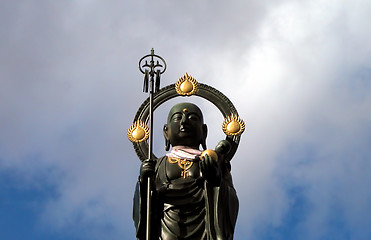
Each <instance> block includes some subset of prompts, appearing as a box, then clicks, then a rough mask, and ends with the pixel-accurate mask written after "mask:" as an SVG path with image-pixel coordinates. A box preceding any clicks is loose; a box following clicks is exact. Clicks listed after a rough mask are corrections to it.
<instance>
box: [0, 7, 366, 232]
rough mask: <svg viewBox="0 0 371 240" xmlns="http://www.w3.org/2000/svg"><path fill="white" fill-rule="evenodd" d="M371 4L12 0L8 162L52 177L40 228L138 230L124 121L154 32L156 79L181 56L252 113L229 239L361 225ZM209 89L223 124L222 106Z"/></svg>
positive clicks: (134, 169)
mask: <svg viewBox="0 0 371 240" xmlns="http://www.w3.org/2000/svg"><path fill="white" fill-rule="evenodd" d="M369 10H370V7H369V6H368V4H366V3H364V2H362V1H353V2H348V1H336V2H334V1H274V2H273V1H264V2H261V3H255V2H252V1H251V2H250V1H232V2H222V1H216V2H215V1H203V2H196V1H187V2H184V3H183V2H182V3H179V2H172V1H159V2H157V3H152V2H149V1H147V2H146V1H140V2H135V3H130V2H121V1H109V2H108V3H105V4H103V3H102V2H99V1H79V2H76V3H62V2H53V3H50V2H41V3H40V2H37V3H36V2H28V1H27V2H26V1H23V2H22V1H20V2H17V3H12V4H9V3H8V4H7V5H4V8H2V10H0V11H1V13H2V14H0V15H1V16H2V17H1V18H2V19H1V20H2V21H1V22H2V24H3V25H1V27H0V32H1V35H2V36H5V37H2V38H1V39H0V47H1V51H0V59H1V60H0V61H1V64H0V79H1V88H0V109H1V117H0V125H1V128H2V134H1V135H0V166H1V168H2V169H3V171H7V172H8V173H12V174H13V175H14V176H16V178H17V179H18V180H17V182H18V183H20V182H21V183H22V185H25V186H28V188H30V189H34V188H36V187H35V186H39V188H43V186H44V185H43V184H44V182H46V183H45V184H46V185H48V187H50V186H53V188H54V189H53V191H52V193H50V194H49V195H47V196H46V197H45V200H44V201H43V202H44V203H43V205H42V207H41V209H42V212H41V213H40V215H38V216H36V217H37V218H38V221H39V227H40V231H46V232H47V230H45V228H47V227H48V228H51V229H52V230H51V232H54V231H55V232H58V233H60V234H61V233H64V234H67V235H68V236H70V237H72V236H80V237H81V238H83V239H102V238H103V237H102V236H103V235H105V236H107V234H110V235H109V236H110V239H119V238H123V236H124V238H125V237H126V238H130V237H129V236H133V234H134V229H133V225H132V221H131V198H132V197H131V196H132V194H133V189H134V185H135V181H136V178H137V173H138V170H139V161H138V160H137V157H136V156H135V153H134V151H133V149H132V146H131V144H130V143H129V141H128V140H127V139H126V137H125V130H126V128H127V127H128V126H129V125H130V123H131V121H132V119H133V117H134V114H135V112H136V110H137V108H138V107H139V105H140V104H141V102H142V101H144V99H145V98H146V94H144V93H141V89H142V77H143V76H141V74H140V72H139V71H138V70H137V64H138V60H139V58H140V57H141V56H143V55H145V54H148V53H149V50H150V49H151V48H152V47H154V48H155V53H157V54H159V55H161V56H162V57H164V58H165V60H166V61H167V63H168V70H167V72H166V73H165V74H164V75H163V77H162V86H165V85H167V84H171V83H174V82H175V81H176V80H177V79H178V78H179V77H181V76H182V75H183V74H184V73H185V72H188V73H189V74H191V75H192V76H193V77H195V78H196V79H197V80H198V81H200V82H202V83H205V84H208V85H211V86H213V87H215V88H217V89H219V90H221V91H222V92H223V93H224V94H225V95H227V96H228V97H229V98H230V99H231V100H232V102H233V103H234V104H235V106H236V107H237V109H238V111H239V113H240V115H241V117H242V118H243V119H244V120H246V123H247V130H246V133H244V135H243V136H242V140H241V144H240V148H239V149H238V152H237V154H236V156H235V158H234V159H233V161H232V173H233V178H234V182H235V185H236V189H237V192H238V194H239V198H240V204H241V208H240V213H239V219H238V226H237V229H236V230H237V232H236V239H244V238H247V237H249V239H264V238H266V239H272V238H273V239H297V238H298V237H297V236H299V235H300V236H307V238H304V239H322V238H333V236H336V237H335V238H336V239H346V236H350V237H351V238H354V239H366V238H367V237H368V236H370V235H371V233H370V232H369V231H368V230H367V227H366V226H368V225H369V222H370V219H369V217H368V216H366V215H365V214H364V213H365V212H369V211H367V210H369V209H370V205H369V202H370V198H371V196H370V192H369V191H367V189H368V187H367V183H368V182H370V177H369V174H368V173H369V172H370V162H369V160H368V159H369V158H370V150H369V149H368V146H369V143H370V137H369V136H370V120H371V119H370V116H369V114H368V112H369V111H368V109H370V105H371V99H370V96H369V94H368V93H369V91H370V87H371V86H370V83H369V78H370V69H371V68H370V67H371V66H370V62H371V61H370V51H371V45H370V43H369V39H370V37H371V36H370V35H371V31H368V30H367V29H368V28H367V23H368V22H369V20H370V19H369V18H370V17H369V16H368V14H367V13H368V12H369ZM4 22H7V23H8V25H7V26H6V27H5V26H4ZM200 104H201V105H202V107H203V109H204V112H205V116H206V117H208V116H209V117H208V118H207V123H208V126H209V129H210V131H211V130H212V129H219V128H220V124H221V123H220V121H221V120H222V119H221V116H220V115H218V114H217V111H215V109H214V108H213V107H212V106H211V107H210V105H208V104H207V103H204V102H201V103H200ZM166 111H167V109H166V107H164V108H161V109H158V118H159V119H160V118H161V117H162V115H166ZM157 124H158V126H159V128H160V127H161V124H162V123H161V122H160V120H159V122H158V123H157ZM160 134H161V133H160V132H158V133H157V136H159V137H158V139H159V140H158V142H159V143H156V150H157V149H162V148H163V146H162V145H163V139H162V137H161V135H160ZM220 136H221V137H223V136H222V135H218V134H214V133H213V134H211V135H210V136H209V146H210V147H212V146H213V145H214V144H215V143H216V142H217V141H218V140H219V138H220ZM158 151H163V150H158ZM355 186H356V187H355ZM93 228H94V229H96V230H95V231H94V232H91V229H93Z"/></svg>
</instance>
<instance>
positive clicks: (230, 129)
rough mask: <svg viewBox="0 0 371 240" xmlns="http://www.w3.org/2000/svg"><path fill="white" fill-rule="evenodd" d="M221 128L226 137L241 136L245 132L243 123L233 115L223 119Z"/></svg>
mask: <svg viewBox="0 0 371 240" xmlns="http://www.w3.org/2000/svg"><path fill="white" fill-rule="evenodd" d="M222 127H223V132H224V133H225V134H227V135H228V136H237V135H241V134H242V133H243V132H244V131H245V123H244V121H243V120H242V119H241V118H240V117H239V116H238V115H236V114H233V113H232V114H231V115H230V116H228V117H226V118H225V119H224V122H223V125H222Z"/></svg>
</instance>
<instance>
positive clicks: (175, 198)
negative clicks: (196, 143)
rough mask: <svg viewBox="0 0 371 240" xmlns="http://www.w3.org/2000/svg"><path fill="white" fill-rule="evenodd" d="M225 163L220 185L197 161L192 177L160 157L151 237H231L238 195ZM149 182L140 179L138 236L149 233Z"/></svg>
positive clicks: (135, 216)
mask: <svg viewBox="0 0 371 240" xmlns="http://www.w3.org/2000/svg"><path fill="white" fill-rule="evenodd" d="M220 165H221V170H222V179H221V183H220V185H219V186H213V185H211V184H210V183H209V182H208V181H207V180H205V179H204V178H203V177H202V175H201V173H200V169H199V167H198V162H195V163H194V164H193V165H192V167H191V168H190V169H189V176H187V177H186V178H184V177H182V176H181V174H180V173H181V171H182V169H181V168H180V167H178V166H177V164H174V163H170V162H169V161H168V157H167V156H164V157H161V158H159V159H157V163H156V168H155V172H156V174H155V178H154V181H153V186H152V189H153V190H154V191H153V194H152V207H151V209H152V211H151V236H152V238H151V239H156V240H157V239H161V240H177V239H184V240H186V239H188V240H203V239H205V240H231V239H233V233H234V227H235V223H236V219H237V213H238V198H237V195H236V191H235V189H234V187H233V184H232V177H231V175H230V164H229V162H224V163H222V164H220ZM146 189H147V186H146V181H145V182H141V181H140V180H139V181H138V183H137V185H136V190H135V194H134V208H133V219H134V224H135V227H136V236H137V238H138V239H139V240H144V239H145V236H146V199H147V197H146Z"/></svg>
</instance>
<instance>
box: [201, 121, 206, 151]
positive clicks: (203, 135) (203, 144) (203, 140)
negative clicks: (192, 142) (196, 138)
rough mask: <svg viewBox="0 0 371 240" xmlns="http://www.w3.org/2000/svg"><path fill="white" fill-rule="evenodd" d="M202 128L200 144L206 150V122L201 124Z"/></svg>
mask: <svg viewBox="0 0 371 240" xmlns="http://www.w3.org/2000/svg"><path fill="white" fill-rule="evenodd" d="M202 130H203V134H202V139H201V146H202V148H203V149H204V150H206V149H207V147H206V137H207V125H206V124H204V125H203V126H202Z"/></svg>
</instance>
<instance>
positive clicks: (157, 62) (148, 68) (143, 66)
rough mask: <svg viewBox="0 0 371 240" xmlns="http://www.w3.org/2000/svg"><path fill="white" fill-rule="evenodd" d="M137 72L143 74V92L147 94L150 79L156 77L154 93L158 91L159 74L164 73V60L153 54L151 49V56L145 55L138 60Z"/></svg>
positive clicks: (153, 51)
mask: <svg viewBox="0 0 371 240" xmlns="http://www.w3.org/2000/svg"><path fill="white" fill-rule="evenodd" d="M139 70H140V71H141V72H142V73H143V74H144V83H143V92H148V85H149V81H150V78H152V79H153V78H154V77H155V75H156V84H155V92H157V91H158V90H159V89H160V78H161V74H163V73H164V72H165V71H166V62H165V60H164V59H163V58H162V57H160V56H158V55H156V54H155V50H154V49H153V48H152V49H151V54H148V55H145V56H144V57H142V58H141V59H140V60H139Z"/></svg>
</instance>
